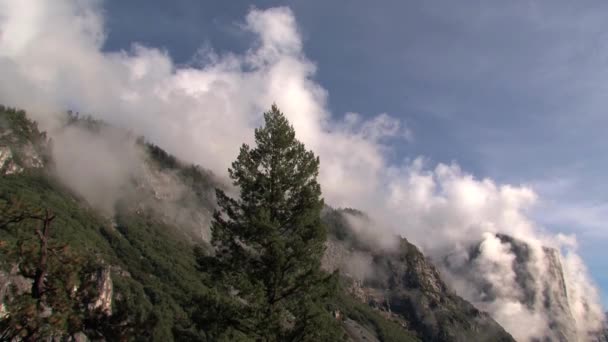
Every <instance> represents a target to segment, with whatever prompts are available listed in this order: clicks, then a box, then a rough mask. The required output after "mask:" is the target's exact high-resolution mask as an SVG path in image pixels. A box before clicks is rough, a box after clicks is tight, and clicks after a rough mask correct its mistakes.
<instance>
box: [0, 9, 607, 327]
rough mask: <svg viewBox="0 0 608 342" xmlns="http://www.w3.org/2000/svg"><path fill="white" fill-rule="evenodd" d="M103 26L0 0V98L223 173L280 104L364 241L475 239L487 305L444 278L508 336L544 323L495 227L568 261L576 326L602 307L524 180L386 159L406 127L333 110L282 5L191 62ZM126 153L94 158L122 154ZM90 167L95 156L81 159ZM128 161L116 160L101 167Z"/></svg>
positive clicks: (536, 267) (70, 152) (86, 17)
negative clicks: (114, 45) (141, 139)
mask: <svg viewBox="0 0 608 342" xmlns="http://www.w3.org/2000/svg"><path fill="white" fill-rule="evenodd" d="M103 21H104V18H103V13H102V11H101V9H100V7H99V3H98V2H97V1H92V0H57V1H53V2H52V3H51V2H48V1H45V0H0V32H1V33H0V34H1V35H0V73H2V75H3V81H2V82H0V102H2V103H4V104H7V105H11V106H17V107H23V108H25V109H28V110H30V111H31V112H32V113H34V114H35V116H36V118H37V119H38V120H39V121H40V122H41V123H42V124H43V125H46V126H48V127H53V121H54V118H55V116H53V115H52V113H53V112H57V111H60V110H65V109H73V110H77V111H80V112H85V113H90V114H93V115H95V116H97V117H99V118H101V119H103V120H105V121H108V122H110V123H112V124H115V125H117V126H121V127H126V128H128V129H130V130H132V131H134V133H136V134H141V135H145V136H146V137H147V138H149V139H150V140H152V141H153V142H154V143H156V144H158V145H159V146H162V147H163V148H165V149H167V150H168V151H169V152H171V153H173V154H175V155H176V156H178V157H179V158H181V159H183V160H186V161H189V162H193V163H197V164H200V165H203V166H205V167H207V168H209V169H211V170H213V171H214V172H215V173H216V174H217V175H218V176H220V177H223V176H225V174H226V169H227V167H228V166H229V164H230V162H231V161H232V160H233V159H234V157H235V156H236V154H237V151H238V147H239V146H240V144H241V143H243V142H248V143H250V142H252V138H253V134H252V132H253V128H254V127H257V126H259V125H260V124H261V120H262V115H261V114H262V112H263V111H265V110H267V109H268V108H269V107H270V105H271V104H272V103H277V104H278V106H279V107H280V108H281V109H282V110H283V111H284V112H285V114H286V115H287V116H288V118H289V120H290V121H291V123H292V124H293V125H294V127H295V129H296V132H297V136H298V138H299V139H300V140H302V141H303V142H304V143H305V144H306V145H307V147H308V148H311V149H313V150H314V151H315V152H316V153H317V154H318V155H319V156H320V158H321V171H320V182H321V184H322V186H323V192H324V196H325V198H326V201H327V202H328V203H330V204H332V205H334V206H348V207H355V208H360V209H362V210H365V211H366V212H367V213H369V215H370V216H371V217H372V219H373V222H374V224H373V225H371V224H366V225H359V226H357V224H356V223H353V224H354V225H355V226H357V227H358V230H359V231H361V234H362V235H363V236H368V237H371V236H377V237H382V239H381V241H383V240H384V238H389V239H390V238H391V237H392V236H393V235H394V234H401V235H403V236H406V237H407V238H408V239H410V240H412V241H413V242H414V243H416V244H418V245H419V246H420V247H421V248H422V249H423V251H424V252H425V253H426V254H427V255H429V256H431V257H432V258H434V259H436V260H440V259H441V258H444V257H445V256H446V255H452V256H459V258H460V259H461V263H466V262H468V260H467V255H466V253H465V251H467V250H468V249H470V247H471V246H474V245H475V244H478V243H481V245H480V246H481V247H480V251H481V253H480V255H481V257H480V258H479V259H477V261H475V262H476V263H477V264H476V267H478V268H480V269H482V270H484V272H486V274H487V277H486V279H485V281H488V282H490V283H492V284H503V285H504V286H503V287H500V289H499V290H497V294H498V296H497V297H496V298H495V300H492V301H490V302H484V301H483V300H478V299H479V297H478V295H479V294H478V293H468V292H466V291H464V290H462V289H466V288H467V286H466V284H467V282H468V281H470V280H469V279H468V278H466V277H458V276H456V275H454V276H453V277H451V278H449V277H448V279H450V281H451V283H452V285H453V286H454V287H455V288H456V289H457V290H459V289H460V293H461V295H463V296H464V297H465V298H467V299H469V300H472V301H473V302H474V303H476V304H477V305H484V309H486V310H488V311H490V313H492V314H493V316H494V317H495V318H496V319H497V320H498V321H499V322H500V323H503V324H504V325H505V326H507V328H508V329H509V330H510V331H511V332H513V333H514V334H516V335H518V334H519V333H520V332H521V331H520V330H517V331H516V329H519V328H517V326H518V325H519V326H520V327H521V326H525V325H521V322H528V323H529V322H537V323H534V327H535V328H536V329H538V330H539V331H545V330H547V327H548V323H549V318H547V317H546V315H545V313H544V312H543V311H542V308H537V307H527V306H525V305H524V304H522V302H521V301H520V300H518V298H519V297H520V294H517V292H518V291H519V290H518V289H517V287H516V286H515V282H516V279H517V276H516V275H515V276H514V275H513V272H514V271H513V269H512V268H509V267H508V266H509V265H511V264H512V263H513V260H514V258H516V255H515V254H513V251H512V250H511V249H509V248H508V246H506V245H505V244H504V243H503V242H501V241H498V239H497V238H496V235H495V233H503V234H508V235H510V236H513V237H514V238H517V239H521V240H523V241H526V242H527V243H528V244H529V245H530V246H533V247H531V248H533V249H534V250H536V251H540V250H542V248H541V247H540V246H541V245H552V246H555V247H562V246H564V248H566V247H567V248H568V251H569V252H568V253H567V254H566V258H565V259H564V260H565V262H564V265H565V267H564V270H565V271H566V273H567V276H566V278H567V279H568V280H567V284H568V289H569V290H570V291H572V293H574V295H572V296H571V297H569V300H570V301H571V303H570V305H571V307H572V308H573V310H572V315H574V316H575V318H576V320H577V322H582V321H585V322H589V321H590V320H588V319H586V318H585V317H587V316H585V315H589V312H592V313H593V315H596V313H597V312H600V313H601V308H600V306H599V304H597V303H598V300H597V297H594V296H593V291H591V290H592V289H594V287H593V285H592V284H591V282H589V280H588V275H587V273H586V271H585V270H584V267H583V266H584V265H583V264H582V263H580V260H578V262H576V260H577V259H576V252H575V244H574V243H568V244H567V245H563V244H561V243H560V241H563V238H560V237H557V236H552V235H551V234H549V233H547V232H544V231H543V230H542V229H540V228H539V227H538V226H537V225H536V224H535V223H534V222H533V221H531V220H530V219H529V218H528V211H529V210H530V208H532V207H533V206H534V204H535V202H536V201H537V196H536V194H535V193H534V192H533V191H532V190H531V189H530V188H527V187H522V186H512V185H501V184H497V183H496V182H494V181H492V180H491V179H476V178H474V177H473V176H472V175H470V174H468V173H466V172H464V171H463V170H461V169H460V168H459V167H458V165H456V164H452V165H445V164H439V165H435V166H433V165H430V164H429V163H428V162H426V161H425V160H424V158H416V159H413V160H404V161H403V162H401V163H398V164H394V163H392V162H390V161H389V158H388V155H389V153H390V150H391V148H390V146H391V145H392V144H394V143H407V141H410V140H412V139H413V138H414V137H413V134H412V132H411V131H410V130H409V129H408V127H407V125H406V124H405V123H404V122H402V121H401V120H399V119H397V118H395V117H391V116H390V115H388V114H384V113H382V114H379V115H377V116H375V117H373V118H371V119H364V118H363V116H362V115H360V114H354V113H350V114H347V115H346V116H345V118H344V119H343V120H336V119H334V118H332V116H331V113H330V112H329V111H328V109H327V105H326V100H327V96H328V94H327V92H326V90H325V89H324V88H323V87H322V86H320V85H319V84H318V83H316V82H315V81H314V75H315V72H316V68H315V64H314V63H313V62H311V61H310V60H308V59H307V58H306V56H305V55H304V52H303V50H302V40H301V37H300V34H299V32H298V27H297V24H296V20H295V17H294V15H293V13H292V12H291V11H290V10H289V9H288V8H286V7H278V8H271V9H267V10H258V9H253V10H251V11H250V12H249V14H248V15H247V17H246V18H245V20H244V22H243V23H242V25H241V28H242V29H243V30H245V31H248V32H250V33H252V34H253V35H254V36H255V37H256V39H255V41H253V42H252V43H251V46H250V48H249V50H247V51H246V52H245V53H243V54H238V55H237V54H218V53H215V52H214V51H213V50H212V49H211V48H209V47H207V48H205V49H201V50H200V51H199V52H198V53H197V56H196V61H197V63H194V64H193V65H189V66H178V65H176V64H175V63H174V62H173V60H172V59H171V57H170V56H169V53H168V52H167V51H165V50H162V49H158V48H154V47H149V46H144V45H140V44H136V43H135V44H134V45H133V46H132V47H131V49H129V50H128V51H115V52H104V51H103V49H102V48H103V44H104V40H105V35H106V32H105V31H104V26H103ZM68 138H69V137H68ZM68 141H69V140H68ZM88 144H89V145H91V146H92V147H94V148H96V149H97V150H99V151H100V152H99V153H101V155H103V151H110V150H111V151H115V149H108V146H107V145H105V144H106V143H105V142H96V141H92V142H89V143H88ZM64 145H65V146H64ZM87 146H88V145H83V146H82V147H87ZM58 147H60V151H58V156H59V158H58V162H59V163H60V164H61V165H60V171H61V172H63V173H64V174H65V177H66V179H67V178H71V176H69V175H70V171H71V170H72V171H78V170H77V169H75V167H76V166H77V165H79V164H78V163H82V162H85V163H86V161H83V160H74V159H75V158H74V156H77V155H78V153H76V152H75V150H74V149H75V148H78V147H76V146H70V145H69V144H60V145H58ZM122 152H124V151H122ZM122 152H121V153H122ZM127 152H128V151H127ZM134 153H135V152H134ZM124 156H125V154H124V153H123V154H121V156H120V157H114V156H108V158H103V160H106V161H107V162H108V163H114V162H116V163H121V162H123V159H122V158H124ZM127 156H128V153H127ZM113 158H114V159H113ZM95 162H100V161H99V160H92V161H90V163H95ZM92 165H93V164H91V165H90V166H91V167H92ZM61 167H63V168H64V170H63V171H62V169H61ZM130 170H132V169H131V168H127V170H123V169H120V168H118V169H116V170H114V171H113V172H114V173H111V175H118V176H122V175H124V173H125V172H129V171H130ZM79 176H80V177H86V176H87V175H83V174H80V175H79ZM88 176H90V177H92V178H89V179H87V178H82V179H84V181H83V182H82V184H80V185H78V187H77V190H78V191H81V192H87V186H88V182H90V181H91V180H92V179H97V178H94V177H97V176H95V173H94V172H91V173H88ZM99 177H101V179H105V180H106V181H107V182H111V181H112V179H113V178H112V177H110V176H107V177H109V178H107V177H106V176H105V175H101V176H99ZM101 200H102V202H103V200H104V199H103V198H101ZM383 245H384V244H383ZM535 253H536V252H534V253H532V257H531V258H532V259H531V260H533V262H531V263H528V264H527V265H529V267H530V268H532V271H534V272H537V273H539V272H540V273H542V272H543V270H545V269H546V268H543V267H545V266H546V265H545V262H544V261H542V260H544V259H543V258H542V257H539V256H536V257H535V255H536V254H535ZM538 253H540V252H538ZM539 255H540V254H539ZM569 258H572V259H569ZM568 260H574V261H568ZM361 264H365V262H362V263H361ZM461 285H462V286H461ZM589 307H592V309H591V310H589V309H587V310H586V311H585V310H583V309H580V310H579V308H589ZM598 308H600V309H598ZM587 328H589V327H583V326H581V327H579V329H587ZM528 331H534V334H536V330H534V329H528ZM538 334H540V332H538ZM518 336H523V337H524V338H527V337H528V336H530V335H529V334H527V335H523V333H522V335H518Z"/></svg>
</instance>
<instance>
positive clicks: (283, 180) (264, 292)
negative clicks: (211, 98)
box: [201, 105, 337, 341]
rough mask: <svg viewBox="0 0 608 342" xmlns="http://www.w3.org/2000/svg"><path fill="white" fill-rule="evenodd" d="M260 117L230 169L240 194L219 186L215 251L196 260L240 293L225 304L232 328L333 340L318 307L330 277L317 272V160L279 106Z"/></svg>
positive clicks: (320, 242) (321, 231)
mask: <svg viewBox="0 0 608 342" xmlns="http://www.w3.org/2000/svg"><path fill="white" fill-rule="evenodd" d="M264 119H265V126H263V127H261V128H259V129H256V130H255V142H256V146H255V147H253V148H251V147H250V146H248V145H246V144H243V146H242V147H241V149H240V153H239V155H238V158H237V159H236V161H235V162H233V163H232V167H231V168H230V169H229V170H228V171H229V175H230V178H231V179H232V180H233V184H234V185H235V186H236V187H237V188H238V189H239V190H240V196H239V197H238V198H231V197H230V196H228V195H227V194H226V193H225V192H224V191H222V190H217V191H216V194H217V201H218V206H219V210H218V211H216V213H215V214H214V219H213V222H212V227H211V229H212V245H213V246H214V247H215V254H216V255H215V258H206V259H205V260H206V261H201V266H202V267H206V268H207V270H210V269H214V270H216V275H217V276H218V277H220V279H219V282H220V283H221V284H222V286H224V287H225V288H224V290H225V291H227V292H229V293H230V294H231V297H232V298H236V299H237V300H232V301H231V303H232V304H231V305H232V308H230V309H228V308H225V310H224V311H225V312H229V315H226V316H225V317H224V318H223V321H224V322H227V324H228V325H231V328H233V329H235V330H237V331H240V332H242V333H244V334H245V335H247V336H253V337H254V338H255V339H256V340H262V341H289V340H293V341H323V340H335V339H336V336H337V335H333V334H335V333H336V331H335V324H334V323H333V322H332V321H331V320H330V318H329V315H328V314H327V312H326V311H324V310H323V308H322V307H321V306H320V301H321V299H322V298H323V296H324V295H325V294H326V293H328V289H329V287H330V286H329V283H330V277H328V276H327V275H326V274H324V273H323V272H322V271H321V270H320V261H321V257H322V255H323V252H324V242H325V240H326V231H325V228H324V226H323V224H322V223H321V219H320V212H321V209H322V207H323V199H322V198H321V187H320V185H319V183H318V182H317V175H318V171H319V158H318V157H316V156H315V155H314V153H313V152H312V151H307V150H306V148H305V146H304V144H302V143H301V142H300V141H298V140H297V139H296V137H295V131H294V129H293V127H292V126H291V125H290V124H289V122H288V121H287V119H286V118H285V116H284V115H283V113H281V112H280V111H279V109H278V108H277V107H276V105H273V106H272V108H271V110H270V111H269V112H266V113H265V114H264ZM224 305H227V304H226V303H224ZM235 306H237V307H236V308H235ZM220 311H221V310H220ZM215 314H216V315H218V316H215V317H216V318H218V317H219V316H221V313H220V312H216V313H215ZM228 316H229V317H228ZM332 329H333V330H332Z"/></svg>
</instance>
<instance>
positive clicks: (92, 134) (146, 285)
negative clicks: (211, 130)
mask: <svg viewBox="0 0 608 342" xmlns="http://www.w3.org/2000/svg"><path fill="white" fill-rule="evenodd" d="M51 138H52V139H51ZM116 156H119V157H116ZM117 161H118V162H119V163H118V165H117ZM216 187H220V188H224V189H226V191H230V187H229V186H228V185H225V184H224V183H223V181H222V180H221V178H219V177H217V176H215V175H213V174H212V173H211V172H209V171H207V170H205V169H204V168H203V167H201V166H195V165H190V164H188V163H185V162H182V161H180V160H178V159H177V158H175V157H173V156H171V155H170V154H168V153H167V152H165V151H164V150H162V149H161V148H160V147H158V146H155V145H153V144H151V143H149V142H146V141H145V139H143V138H141V137H136V136H132V135H131V134H129V133H128V132H125V131H122V130H120V129H117V128H114V127H111V126H109V125H106V124H104V123H102V122H98V121H95V120H92V119H90V118H86V117H80V116H78V115H76V114H68V115H66V116H65V117H64V119H63V121H62V122H61V124H60V125H59V126H58V127H57V128H55V129H54V130H53V131H52V134H50V137H49V136H47V135H46V134H45V133H43V132H40V131H39V129H38V127H37V125H36V124H35V123H34V122H32V121H31V120H29V119H28V118H27V116H26V114H25V113H24V112H23V111H18V110H14V109H10V108H4V107H1V108H0V208H1V210H3V211H2V214H3V216H4V217H2V219H3V220H4V219H5V218H10V217H13V216H10V215H13V214H14V213H15V212H16V209H15V208H17V209H18V210H17V211H20V212H28V213H30V212H31V213H32V215H30V216H31V217H33V219H28V220H23V221H19V223H18V224H11V225H8V224H5V223H4V221H0V227H2V229H0V303H1V304H2V305H1V307H0V308H1V310H0V315H2V317H3V318H4V320H3V323H2V324H5V325H6V324H9V327H8V328H7V327H6V326H3V325H2V324H0V328H5V329H8V330H5V331H9V332H12V333H16V334H17V336H22V338H23V339H27V338H25V337H23V336H25V335H23V334H25V332H23V334H22V335H18V334H19V332H20V331H26V330H27V329H30V330H32V331H34V330H35V331H37V332H40V333H42V332H44V333H46V334H47V335H46V336H51V337H54V338H63V339H68V338H69V339H72V340H86V339H91V340H103V339H105V340H146V341H148V340H154V341H172V340H180V341H188V340H190V341H205V340H209V339H208V338H207V336H206V334H205V331H202V330H200V329H198V328H197V325H196V324H195V322H196V321H197V319H199V318H198V317H200V311H201V310H206V308H204V307H201V306H200V305H198V302H199V299H200V298H203V297H205V296H212V295H214V293H213V291H212V290H211V287H212V286H211V285H212V284H213V281H214V280H213V278H212V277H211V276H210V275H208V274H206V273H205V270H204V269H200V267H199V266H198V264H197V255H198V254H199V253H209V252H210V251H211V248H210V245H209V243H208V241H209V236H210V234H209V218H210V215H211V213H212V212H213V211H214V209H215V197H214V189H215V188H216ZM41 212H45V213H46V214H47V216H49V217H52V224H51V223H50V222H51V221H48V220H47V221H48V222H47V221H45V217H42V216H40V215H39V213H41ZM9 214H10V215H9ZM350 216H358V217H360V218H363V219H365V214H363V213H361V212H358V211H356V210H352V209H341V210H336V209H332V208H329V207H328V208H326V210H325V211H324V214H323V217H322V218H323V220H324V222H325V223H326V225H327V226H328V227H329V231H330V233H329V235H330V236H329V239H328V242H327V249H326V254H325V256H324V259H323V267H324V269H325V270H327V271H328V272H331V271H335V270H339V271H340V273H341V277H340V279H339V284H338V290H337V294H336V296H335V298H333V299H332V300H331V302H329V303H328V306H327V307H326V310H327V311H329V312H331V313H333V316H334V318H335V320H336V323H337V324H338V325H339V326H340V327H341V329H342V331H343V334H344V338H345V340H350V341H374V340H377V341H472V340H475V341H483V340H492V341H512V340H513V339H512V337H511V336H510V335H509V334H508V333H507V332H505V331H504V329H503V328H502V327H500V326H499V325H498V324H497V323H496V322H495V321H494V320H493V319H492V318H491V317H490V316H489V315H488V314H486V313H484V312H482V311H480V310H478V309H476V308H475V307H474V306H473V305H471V304H470V303H468V302H467V301H465V300H464V299H462V298H461V297H459V296H458V295H456V294H455V292H453V291H452V290H451V289H450V288H449V287H448V286H447V285H446V283H445V282H444V281H443V280H442V278H441V277H440V274H439V272H438V270H437V269H436V268H435V266H433V264H432V263H431V262H430V261H429V260H427V259H426V258H425V257H424V255H423V254H422V253H421V252H420V250H419V249H418V248H417V247H416V246H414V245H413V244H411V243H409V242H408V241H407V240H406V239H405V238H402V239H400V241H399V244H398V245H397V246H396V247H395V248H383V247H379V246H375V245H373V244H370V243H369V242H368V241H365V239H362V238H360V237H359V236H358V235H357V234H356V232H355V231H354V230H353V229H352V227H351V226H350V225H349V222H348V217H350ZM38 218H40V220H39V219H38ZM42 223H44V225H45V227H46V226H47V223H48V228H49V231H48V234H39V233H38V232H40V228H39V227H40V224H42ZM45 231H46V230H45ZM43 243H44V244H45V250H46V249H48V250H50V251H52V253H49V256H48V261H47V262H46V263H45V265H46V270H45V271H46V277H45V279H43V280H44V281H46V283H47V284H49V285H48V286H49V288H51V285H52V286H53V287H52V288H53V289H54V290H56V292H54V293H56V294H57V295H56V296H54V297H53V298H50V297H47V299H46V300H47V302H48V303H47V304H45V305H43V308H42V311H36V310H34V311H28V310H25V309H27V308H28V307H30V306H28V305H31V301H28V300H29V299H28V298H30V297H33V296H34V294H35V293H34V291H35V286H34V285H35V283H36V281H35V280H36V279H37V277H38V275H37V272H34V270H36V268H37V267H39V265H40V264H39V263H40V261H39V256H40V255H41V253H42V252H41V251H42V250H43V249H42V247H39V246H42V244H43ZM47 245H48V246H47ZM218 303H221V300H220V301H218ZM57 308H63V309H62V310H58V309H57ZM38 309H39V310H40V309H41V308H38ZM216 309H217V308H216ZM219 309H221V307H220V308H219ZM22 312H24V315H26V316H24V317H27V318H29V319H30V321H32V322H34V323H32V324H37V326H31V327H23V326H22V324H21V323H18V322H17V321H16V320H15V319H16V315H17V313H22ZM27 315H29V316H27ZM19 317H21V316H19ZM10 324H12V326H10ZM26 328H27V329H26ZM19 329H21V330H19ZM41 336H42V335H41Z"/></svg>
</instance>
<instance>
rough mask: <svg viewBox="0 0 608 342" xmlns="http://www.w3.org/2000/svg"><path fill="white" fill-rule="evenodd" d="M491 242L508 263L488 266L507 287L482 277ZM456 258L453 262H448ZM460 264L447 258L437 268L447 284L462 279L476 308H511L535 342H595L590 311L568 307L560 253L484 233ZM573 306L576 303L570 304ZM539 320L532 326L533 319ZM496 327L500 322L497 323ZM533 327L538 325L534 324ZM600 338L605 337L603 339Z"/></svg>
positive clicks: (596, 334) (598, 338)
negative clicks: (501, 304) (525, 315)
mask: <svg viewBox="0 0 608 342" xmlns="http://www.w3.org/2000/svg"><path fill="white" fill-rule="evenodd" d="M486 241H496V242H497V243H498V244H500V246H501V248H504V249H505V250H507V251H509V252H510V253H512V255H513V256H514V258H513V259H512V260H510V262H509V263H507V264H506V265H504V264H502V265H500V266H499V265H498V264H494V265H493V266H494V267H503V266H504V267H505V268H501V269H500V272H501V273H503V275H512V276H513V277H514V281H513V282H512V285H513V286H506V285H505V283H506V282H505V283H503V284H499V283H497V282H496V281H493V279H491V277H492V275H491V274H489V273H488V272H482V271H481V270H482V269H485V268H486V267H487V264H488V258H484V257H483V256H482V254H483V253H484V243H486ZM455 259H456V261H454V260H455ZM464 260H465V261H464V262H462V260H458V258H451V256H447V257H446V258H444V260H443V263H442V268H443V270H444V274H446V275H448V276H450V277H452V279H458V280H466V284H467V287H468V291H467V295H466V297H467V298H468V299H469V300H471V301H472V302H473V303H474V304H475V305H476V306H477V307H479V308H482V309H483V308H488V307H489V306H491V305H492V303H495V302H496V301H499V300H500V301H509V302H510V303H511V305H513V306H514V307H515V308H522V309H523V310H527V311H528V312H529V313H530V314H531V317H532V318H531V319H530V320H529V321H528V325H527V329H528V331H529V332H530V335H531V339H532V340H538V341H563V342H566V341H601V340H602V339H601V338H602V337H601V335H602V332H601V329H599V328H598V326H599V325H598V324H594V323H599V322H594V320H595V316H596V315H594V313H593V312H591V309H590V306H589V305H587V304H586V303H585V302H583V303H582V305H580V306H578V307H576V308H573V307H572V305H573V303H572V298H571V297H572V296H573V293H572V292H571V291H572V290H571V289H569V288H568V284H567V281H566V279H565V276H564V275H565V272H564V269H563V265H562V261H561V257H560V253H559V251H558V250H556V249H554V248H549V247H545V246H534V245H531V244H530V243H527V242H524V241H522V240H519V239H516V238H513V237H511V236H508V235H504V234H487V236H486V237H485V239H484V241H480V242H478V243H476V244H473V246H471V247H470V249H469V250H468V253H467V256H466V258H465V259H464ZM574 305H577V304H574ZM575 309H576V310H578V311H579V312H578V313H577V314H578V316H579V317H583V318H584V319H583V320H582V321H578V322H577V320H576V319H575V318H574V314H573V310H575ZM539 316H541V317H542V320H538V321H535V320H534V317H539ZM497 320H498V321H499V322H500V319H499V318H497ZM539 322H542V326H541V324H539ZM604 338H605V337H604Z"/></svg>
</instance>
